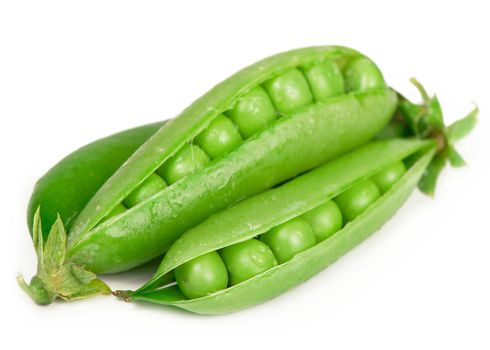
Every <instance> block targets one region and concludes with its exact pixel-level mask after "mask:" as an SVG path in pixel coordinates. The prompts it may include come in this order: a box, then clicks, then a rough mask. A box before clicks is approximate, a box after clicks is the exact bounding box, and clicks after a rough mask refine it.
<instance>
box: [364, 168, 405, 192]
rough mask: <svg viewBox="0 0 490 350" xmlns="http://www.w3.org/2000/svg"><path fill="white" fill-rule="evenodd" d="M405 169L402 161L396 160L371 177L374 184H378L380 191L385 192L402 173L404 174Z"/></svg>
mask: <svg viewBox="0 0 490 350" xmlns="http://www.w3.org/2000/svg"><path fill="white" fill-rule="evenodd" d="M406 171H407V169H406V167H405V164H403V162H396V163H395V164H392V165H390V166H389V167H387V168H386V169H384V170H382V171H381V172H379V173H378V174H376V175H374V176H373V177H372V178H371V179H372V180H373V181H374V183H375V184H376V186H378V188H379V190H380V191H381V193H385V192H386V191H388V190H389V189H390V188H391V186H393V184H395V183H396V182H397V181H398V179H400V178H401V177H402V176H403V174H405V172H406Z"/></svg>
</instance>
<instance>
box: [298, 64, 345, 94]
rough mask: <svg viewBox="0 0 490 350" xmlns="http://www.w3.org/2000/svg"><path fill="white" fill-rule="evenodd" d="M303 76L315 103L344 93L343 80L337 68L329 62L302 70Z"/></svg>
mask: <svg viewBox="0 0 490 350" xmlns="http://www.w3.org/2000/svg"><path fill="white" fill-rule="evenodd" d="M303 72H304V74H305V76H306V79H307V80H308V83H309V85H310V88H311V91H312V92H313V96H314V97H315V100H317V101H325V100H327V99H328V98H330V97H333V96H338V95H342V94H343V93H344V78H343V76H342V73H341V72H340V69H339V67H337V65H336V64H335V63H334V62H333V61H330V60H327V61H324V62H322V63H319V64H316V65H314V66H311V67H308V68H306V69H304V71H303Z"/></svg>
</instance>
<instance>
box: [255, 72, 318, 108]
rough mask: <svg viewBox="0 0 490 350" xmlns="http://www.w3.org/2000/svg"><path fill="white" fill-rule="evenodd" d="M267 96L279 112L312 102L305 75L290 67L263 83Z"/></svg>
mask: <svg viewBox="0 0 490 350" xmlns="http://www.w3.org/2000/svg"><path fill="white" fill-rule="evenodd" d="M264 87H265V89H266V90H267V92H268V93H269V96H270V97H271V99H272V102H273V103H274V106H276V108H277V110H278V111H279V112H281V113H291V112H293V111H294V110H296V109H298V108H300V107H303V106H307V105H309V104H311V103H313V97H312V96H311V92H310V88H309V87H308V83H307V82H306V79H305V77H304V76H303V74H302V73H301V72H300V71H299V70H298V69H290V70H288V71H287V72H285V73H283V74H281V75H278V76H277V77H275V78H272V79H270V80H268V81H267V82H265V83H264Z"/></svg>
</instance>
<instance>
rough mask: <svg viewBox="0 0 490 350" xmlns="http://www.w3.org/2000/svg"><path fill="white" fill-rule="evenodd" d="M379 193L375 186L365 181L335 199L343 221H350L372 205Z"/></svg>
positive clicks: (370, 181) (371, 182)
mask: <svg viewBox="0 0 490 350" xmlns="http://www.w3.org/2000/svg"><path fill="white" fill-rule="evenodd" d="M380 196H381V193H380V191H379V189H378V187H377V186H376V184H375V183H374V182H373V181H372V180H371V179H367V180H364V181H363V182H360V183H358V184H356V185H354V186H352V187H351V188H349V189H348V190H347V191H345V192H342V193H341V194H339V195H338V196H337V197H335V203H337V205H338V206H339V208H340V211H341V212H342V216H343V217H344V218H345V221H352V220H354V219H355V218H356V217H357V216H358V215H360V214H361V213H362V212H363V211H365V210H366V208H368V207H369V206H370V205H371V204H373V203H374V202H375V201H376V200H377V199H378V198H379V197H380Z"/></svg>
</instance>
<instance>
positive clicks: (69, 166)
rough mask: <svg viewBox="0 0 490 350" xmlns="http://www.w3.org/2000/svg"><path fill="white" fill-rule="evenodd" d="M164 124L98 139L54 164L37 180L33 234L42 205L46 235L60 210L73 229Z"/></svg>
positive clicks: (29, 219) (31, 204)
mask: <svg viewBox="0 0 490 350" xmlns="http://www.w3.org/2000/svg"><path fill="white" fill-rule="evenodd" d="M161 126H162V123H155V124H149V125H144V126H140V127H137V128H133V129H129V130H126V131H122V132H119V133H117V134H114V135H111V136H108V137H105V138H103V139H100V140H97V141H94V142H92V143H90V144H88V145H86V146H84V147H81V148H80V149H78V150H76V151H75V152H73V153H71V154H70V155H68V156H66V157H65V158H63V159H62V160H61V161H60V162H58V163H57V164H56V165H55V166H53V167H52V168H51V169H50V170H49V171H48V172H47V173H46V174H45V175H44V176H43V177H42V178H40V179H39V180H38V181H37V183H36V186H35V188H34V191H33V193H32V196H31V199H30V201H29V207H28V210H27V223H28V226H29V231H30V232H31V234H32V220H33V217H34V213H35V212H36V209H37V208H38V206H41V208H42V210H41V219H42V226H43V227H42V228H43V233H44V235H45V237H44V238H46V236H47V234H48V233H49V230H50V229H51V226H52V225H53V223H54V221H55V220H56V218H57V215H58V213H59V214H60V216H61V219H62V220H63V223H64V225H65V227H66V229H67V230H69V229H70V228H71V226H72V224H73V222H74V220H75V219H76V218H77V216H78V214H79V213H80V212H81V211H82V209H83V208H84V206H85V205H86V204H87V202H88V201H89V200H90V198H92V197H93V196H94V195H95V193H96V192H97V191H98V190H99V188H100V187H101V186H102V185H103V184H104V182H105V181H107V179H108V178H109V177H110V176H111V175H112V174H113V173H114V172H115V171H116V170H117V169H118V168H119V167H120V166H121V165H122V164H123V163H124V162H125V161H126V160H127V159H128V158H129V156H131V154H132V153H133V152H134V151H135V150H136V149H137V148H138V147H139V146H141V144H143V143H144V142H145V141H146V140H148V139H149V138H150V136H151V135H153V134H154V133H155V132H157V131H158V129H159V128H160V127H161Z"/></svg>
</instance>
